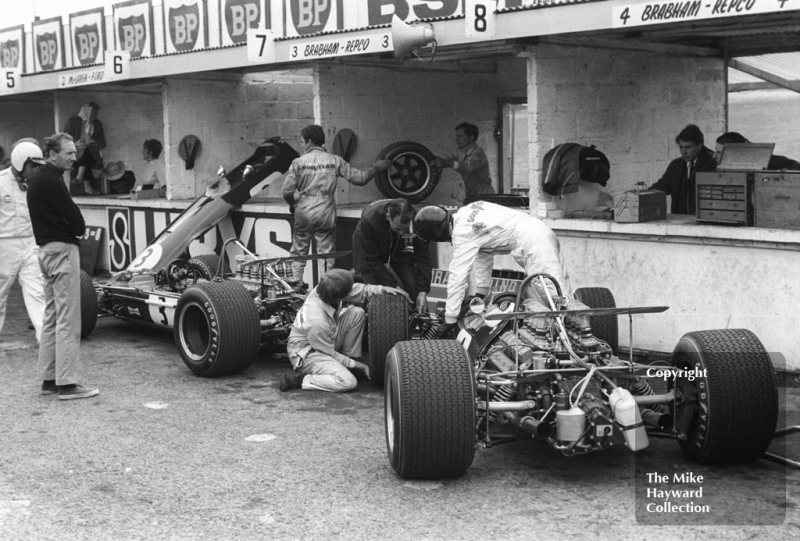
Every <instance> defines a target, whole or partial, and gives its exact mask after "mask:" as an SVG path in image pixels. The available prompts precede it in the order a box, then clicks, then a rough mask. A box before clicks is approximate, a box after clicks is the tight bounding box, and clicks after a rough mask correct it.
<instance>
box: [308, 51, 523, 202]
mask: <svg viewBox="0 0 800 541" xmlns="http://www.w3.org/2000/svg"><path fill="white" fill-rule="evenodd" d="M407 64H411V66H410V67H408V66H403V67H399V68H398V67H379V66H355V65H341V64H322V65H318V66H317V68H316V70H317V79H318V82H317V85H318V87H317V95H316V101H315V109H316V110H317V113H316V116H317V119H318V120H319V122H320V124H321V125H322V126H323V128H325V131H326V140H327V147H328V149H331V148H332V144H333V137H334V135H335V134H336V133H337V132H338V131H339V130H341V129H343V128H350V129H352V130H353V131H354V132H355V133H356V136H357V137H358V149H357V151H356V153H355V154H354V155H353V157H352V160H351V164H352V165H353V166H355V167H357V168H359V169H365V168H367V167H369V166H370V165H372V163H373V162H374V161H375V159H376V158H377V156H378V154H379V153H380V151H381V150H382V149H383V148H385V147H386V146H388V145H389V144H391V143H394V142H397V141H407V140H408V141H415V142H417V143H420V144H422V145H424V146H425V147H427V148H428V149H429V150H430V151H431V152H432V153H433V154H434V155H440V156H441V155H446V154H449V153H452V152H454V151H455V149H456V147H455V126H456V125H457V124H459V123H461V122H464V121H466V122H471V123H473V124H476V125H477V126H478V129H479V131H480V135H479V137H478V144H479V145H480V146H481V147H483V148H484V150H485V151H486V154H487V157H488V159H489V165H490V169H491V173H492V178H493V179H494V181H495V186H496V185H497V162H498V143H497V141H496V140H495V139H494V136H493V133H494V130H495V127H496V123H497V117H498V106H497V100H498V97H501V96H509V97H510V96H520V95H524V87H525V70H526V63H525V61H524V60H523V59H513V60H506V61H504V62H501V63H500V64H499V66H501V67H499V68H498V64H496V63H490V64H486V65H482V66H483V68H482V69H483V71H459V70H456V69H453V67H452V66H448V65H444V66H442V67H441V68H440V69H437V68H428V67H426V68H425V69H421V68H417V67H414V66H413V61H409V62H407ZM337 197H338V202H339V203H340V204H364V203H368V202H370V201H375V200H376V199H381V198H383V197H384V196H383V195H382V194H381V193H380V191H379V190H378V188H377V187H376V186H375V183H374V182H372V183H370V184H368V185H367V186H365V187H363V188H360V187H356V186H351V185H350V184H348V183H346V182H342V183H340V185H339V192H338V194H337ZM463 198H464V188H463V184H462V181H461V176H460V175H459V174H458V173H456V172H455V171H453V170H452V169H446V170H445V171H444V173H443V174H442V178H441V180H440V181H439V184H438V185H437V187H436V189H435V190H434V191H433V193H432V194H431V196H430V197H428V198H427V199H426V200H425V204H447V205H450V204H459V203H460V202H461V200H462V199H463Z"/></svg>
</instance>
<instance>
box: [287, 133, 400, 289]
mask: <svg viewBox="0 0 800 541" xmlns="http://www.w3.org/2000/svg"><path fill="white" fill-rule="evenodd" d="M300 139H301V143H300V147H301V148H302V150H303V155H302V156H300V157H299V158H296V159H295V160H294V161H293V162H292V165H291V166H290V167H289V171H288V172H287V173H286V177H285V179H284V181H283V198H284V199H285V200H286V202H287V203H289V208H290V211H291V212H293V213H294V234H293V236H292V249H291V251H290V253H291V255H292V256H299V255H308V250H309V247H310V246H311V236H312V235H313V236H314V237H315V238H316V239H317V253H320V254H327V253H330V252H333V251H335V250H336V199H335V196H336V185H337V181H338V180H339V177H342V178H344V179H345V180H346V181H347V182H349V183H350V184H354V185H356V186H364V185H365V184H367V183H368V182H369V181H370V180H372V178H373V177H374V176H375V174H376V173H377V172H378V171H382V170H384V169H388V168H389V167H390V166H391V162H390V161H389V160H378V161H376V162H375V163H374V164H373V165H372V167H370V168H369V169H367V170H366V171H360V170H358V169H356V168H354V167H351V166H350V164H349V163H347V162H346V161H345V160H344V159H342V158H340V157H339V156H336V155H335V154H331V153H329V152H328V151H326V150H325V149H324V148H322V145H324V144H325V132H324V131H323V130H322V127H321V126H317V125H316V124H312V125H310V126H306V127H305V128H303V130H302V131H301V132H300ZM326 262H327V267H326V268H327V269H330V268H331V267H333V263H334V259H328V260H326ZM305 267H306V262H305V261H295V262H293V263H292V274H293V276H294V280H295V281H297V282H302V281H303V273H304V271H305Z"/></svg>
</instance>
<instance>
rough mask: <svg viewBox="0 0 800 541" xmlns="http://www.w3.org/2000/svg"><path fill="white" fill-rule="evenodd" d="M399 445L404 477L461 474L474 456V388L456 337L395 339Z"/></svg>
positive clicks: (466, 362) (468, 363) (466, 361)
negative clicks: (411, 339) (404, 340)
mask: <svg viewBox="0 0 800 541" xmlns="http://www.w3.org/2000/svg"><path fill="white" fill-rule="evenodd" d="M395 349H396V356H397V366H398V374H399V380H400V388H399V389H398V392H399V394H400V397H401V398H400V400H401V403H400V407H401V413H400V427H399V430H400V432H401V436H400V447H401V448H400V450H399V452H400V453H402V454H401V456H400V457H399V458H400V460H399V461H398V468H397V470H398V471H397V473H398V474H399V475H400V476H401V477H403V478H404V479H438V478H445V477H458V476H461V475H463V474H464V472H466V471H467V469H468V468H469V467H470V465H471V464H472V461H473V459H474V456H475V419H476V416H475V391H474V380H473V375H472V368H471V366H470V361H469V358H468V357H467V354H466V352H465V351H464V349H463V348H462V347H461V345H460V344H459V343H458V342H456V341H455V340H419V341H408V342H399V343H398V344H397V345H396V346H395Z"/></svg>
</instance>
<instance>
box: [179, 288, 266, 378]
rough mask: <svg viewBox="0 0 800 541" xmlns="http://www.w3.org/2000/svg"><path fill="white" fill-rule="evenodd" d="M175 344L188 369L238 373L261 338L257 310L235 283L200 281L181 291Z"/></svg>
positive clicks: (215, 373)
mask: <svg viewBox="0 0 800 541" xmlns="http://www.w3.org/2000/svg"><path fill="white" fill-rule="evenodd" d="M174 332H175V344H176V345H177V346H178V352H179V353H180V355H181V358H182V359H183V362H184V363H186V366H188V367H189V369H190V370H191V371H192V372H194V373H195V374H197V375H198V376H205V377H213V376H221V375H224V374H233V373H236V372H241V371H242V370H245V369H246V368H247V367H249V366H250V365H251V364H252V363H253V361H254V360H255V357H256V354H257V353H258V347H259V343H260V340H261V325H260V321H259V316H258V309H257V308H256V305H255V304H254V302H253V298H252V297H251V296H250V294H249V293H248V292H247V290H245V289H244V288H243V287H242V286H241V285H239V284H237V283H235V282H202V283H199V284H197V285H195V286H193V287H190V288H188V289H187V290H186V291H184V292H183V294H181V297H180V299H179V300H178V306H177V308H176V310H175V331H174Z"/></svg>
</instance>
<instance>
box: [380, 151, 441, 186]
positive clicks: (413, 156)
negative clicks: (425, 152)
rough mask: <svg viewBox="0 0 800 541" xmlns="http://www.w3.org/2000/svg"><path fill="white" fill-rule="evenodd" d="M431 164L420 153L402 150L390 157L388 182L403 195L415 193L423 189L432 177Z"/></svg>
mask: <svg viewBox="0 0 800 541" xmlns="http://www.w3.org/2000/svg"><path fill="white" fill-rule="evenodd" d="M432 175H433V172H432V170H431V164H430V163H428V160H426V159H425V157H424V156H422V154H419V153H417V152H403V153H402V154H398V155H397V156H395V157H394V159H392V166H391V168H390V169H389V175H388V176H389V182H390V183H391V184H392V186H394V189H395V190H397V191H398V192H400V193H403V194H405V195H416V194H418V193H420V192H421V191H422V190H424V189H425V186H426V185H427V184H428V181H429V179H430V178H431V177H432Z"/></svg>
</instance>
